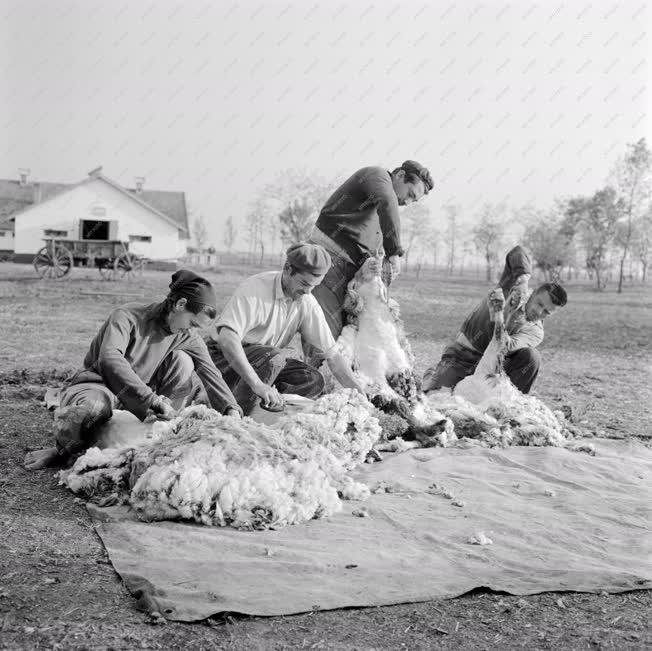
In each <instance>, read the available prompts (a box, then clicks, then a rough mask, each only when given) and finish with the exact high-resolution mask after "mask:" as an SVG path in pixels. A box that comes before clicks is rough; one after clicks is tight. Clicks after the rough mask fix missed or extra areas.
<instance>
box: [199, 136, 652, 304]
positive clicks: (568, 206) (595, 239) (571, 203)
mask: <svg viewBox="0 0 652 651" xmlns="http://www.w3.org/2000/svg"><path fill="white" fill-rule="evenodd" d="M336 186H337V181H332V182H330V183H327V182H326V181H325V180H324V179H323V178H320V177H319V176H317V175H315V174H312V173H309V172H307V171H298V170H286V171H284V172H282V173H280V174H279V175H278V176H277V177H276V178H275V179H274V181H273V182H272V183H270V184H268V185H267V186H265V187H264V188H263V189H262V190H261V191H260V192H259V193H258V195H257V196H256V197H255V198H254V200H253V201H252V203H251V204H250V210H249V212H248V213H247V216H246V220H245V225H244V226H245V229H246V241H247V245H248V253H249V261H250V262H258V263H262V262H263V260H264V258H265V255H266V254H269V253H270V252H277V251H279V250H280V249H281V246H283V247H284V246H287V245H289V244H292V243H294V242H299V241H304V240H306V239H307V238H308V237H309V236H310V232H311V230H312V228H313V225H314V223H315V221H316V219H317V216H318V214H319V210H320V209H321V207H322V206H323V205H324V203H325V202H326V200H327V198H328V196H329V195H330V193H331V192H332V190H333V189H334V188H335V187H336ZM515 225H519V226H520V228H521V232H519V233H518V234H516V233H515ZM401 228H402V242H403V248H404V249H405V258H404V264H405V266H406V268H410V267H412V268H414V269H416V271H417V273H418V271H419V270H420V269H421V267H422V266H424V265H428V266H433V267H437V266H439V267H441V268H443V269H445V271H446V273H448V274H454V273H463V271H464V269H465V267H466V265H467V264H468V261H469V260H474V261H476V263H477V261H478V260H481V261H482V264H483V265H484V268H485V277H486V279H487V280H488V281H491V280H494V279H495V276H496V274H497V271H498V267H499V266H500V264H501V263H502V259H503V256H504V253H505V248H507V247H508V246H509V245H510V244H513V243H514V241H520V242H522V243H523V244H524V245H525V246H526V247H527V248H528V250H529V251H530V253H531V254H532V257H533V260H534V263H535V265H536V266H537V268H538V269H540V270H541V272H542V274H543V275H544V276H545V277H546V278H547V279H554V278H557V279H559V278H561V277H562V276H563V275H564V273H565V274H566V276H565V277H566V278H569V279H570V278H572V277H573V276H575V277H577V276H578V274H579V272H580V271H581V270H584V271H585V272H586V274H587V275H588V277H589V278H592V279H593V280H594V281H595V284H596V288H598V289H604V288H605V286H606V283H607V281H608V279H609V278H610V277H611V274H612V273H614V270H615V271H616V272H617V278H618V291H619V292H622V289H623V284H624V282H625V280H626V279H627V277H633V276H634V275H636V276H637V277H638V278H640V279H641V280H642V281H643V282H645V280H646V278H647V269H648V266H649V263H650V258H651V257H652V154H651V153H650V150H649V149H648V146H647V143H646V141H645V139H641V140H639V141H638V142H636V143H634V144H630V145H627V147H626V151H625V153H624V155H623V156H621V157H620V158H618V159H617V161H616V162H615V164H614V166H613V168H612V170H611V171H610V174H609V176H608V178H607V181H606V183H605V186H604V187H603V188H599V189H598V190H596V191H595V193H594V194H592V195H590V196H574V197H566V198H558V199H554V200H553V202H552V207H551V208H549V209H546V210H542V209H539V208H536V207H533V206H531V205H526V206H521V207H508V206H507V205H505V204H504V203H498V204H491V203H485V204H484V205H483V206H482V207H481V208H480V209H479V210H477V211H475V212H474V213H473V214H468V215H465V214H463V211H462V209H461V208H460V206H458V205H454V204H449V205H445V206H444V207H443V210H442V211H441V212H440V211H437V212H436V213H434V212H433V211H432V209H431V207H430V205H429V203H428V202H427V201H426V202H418V203H413V204H411V205H410V206H408V207H406V208H405V209H404V210H403V211H402V215H401ZM193 233H194V236H195V240H196V241H197V245H198V248H199V250H200V251H202V250H204V251H206V250H207V248H206V245H205V242H206V240H207V237H208V230H207V227H206V222H205V220H204V218H203V217H202V216H201V215H200V216H199V217H198V218H197V219H196V220H195V222H194V228H193ZM508 235H509V240H511V241H508ZM236 239H237V228H236V224H235V223H234V220H233V217H231V216H229V217H227V219H226V221H225V225H224V228H223V244H224V246H225V248H226V250H227V251H229V252H230V251H231V250H232V248H233V246H234V244H235V241H236ZM213 250H214V249H213ZM442 253H443V255H441V256H440V254H442Z"/></svg>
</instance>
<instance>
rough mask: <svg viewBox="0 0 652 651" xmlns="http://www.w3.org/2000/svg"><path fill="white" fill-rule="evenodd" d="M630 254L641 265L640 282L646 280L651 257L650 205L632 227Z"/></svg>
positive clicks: (651, 207) (651, 215)
mask: <svg viewBox="0 0 652 651" xmlns="http://www.w3.org/2000/svg"><path fill="white" fill-rule="evenodd" d="M632 253H633V255H634V256H635V257H636V259H637V260H638V263H639V264H640V265H641V281H642V282H645V281H646V280H647V268H648V265H649V264H650V258H651V257H652V205H650V206H649V207H648V209H647V212H645V213H644V214H643V215H642V216H641V217H640V218H639V219H638V221H637V222H636V223H635V225H634V236H633V239H632Z"/></svg>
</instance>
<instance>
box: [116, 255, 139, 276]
mask: <svg viewBox="0 0 652 651" xmlns="http://www.w3.org/2000/svg"><path fill="white" fill-rule="evenodd" d="M142 271H143V261H142V260H141V259H139V258H135V257H132V256H129V255H121V256H119V257H117V258H116V259H115V262H114V263H113V277H114V279H115V280H133V279H134V278H135V277H136V274H137V273H142Z"/></svg>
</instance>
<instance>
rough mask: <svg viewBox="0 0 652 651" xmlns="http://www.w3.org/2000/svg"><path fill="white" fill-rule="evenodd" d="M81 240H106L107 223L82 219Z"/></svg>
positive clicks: (107, 232) (107, 235)
mask: <svg viewBox="0 0 652 651" xmlns="http://www.w3.org/2000/svg"><path fill="white" fill-rule="evenodd" d="M81 239H82V240H108V239H109V222H107V221H96V220H94V219H83V220H82V222H81Z"/></svg>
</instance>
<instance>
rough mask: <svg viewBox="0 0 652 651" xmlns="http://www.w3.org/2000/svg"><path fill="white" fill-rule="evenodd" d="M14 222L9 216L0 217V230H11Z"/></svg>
mask: <svg viewBox="0 0 652 651" xmlns="http://www.w3.org/2000/svg"><path fill="white" fill-rule="evenodd" d="M13 230H14V222H13V221H11V219H9V217H0V231H13Z"/></svg>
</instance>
